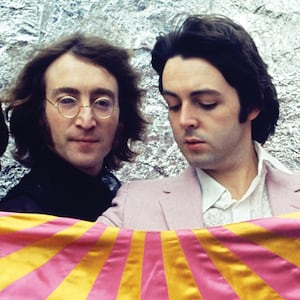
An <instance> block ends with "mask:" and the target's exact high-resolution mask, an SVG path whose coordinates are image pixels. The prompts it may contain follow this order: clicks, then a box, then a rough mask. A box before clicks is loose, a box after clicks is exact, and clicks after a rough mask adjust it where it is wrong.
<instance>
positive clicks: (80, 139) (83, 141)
mask: <svg viewBox="0 0 300 300" xmlns="http://www.w3.org/2000/svg"><path fill="white" fill-rule="evenodd" d="M70 140H71V141H72V142H77V143H97V142H98V140H97V139H94V138H73V139H70Z"/></svg>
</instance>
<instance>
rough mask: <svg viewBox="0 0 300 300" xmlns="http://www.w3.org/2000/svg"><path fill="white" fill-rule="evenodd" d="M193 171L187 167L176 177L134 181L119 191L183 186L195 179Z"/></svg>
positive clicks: (125, 184)
mask: <svg viewBox="0 0 300 300" xmlns="http://www.w3.org/2000/svg"><path fill="white" fill-rule="evenodd" d="M195 178H196V176H195V170H194V169H193V168H192V167H190V166H189V167H187V168H186V169H185V170H184V171H183V172H182V173H181V174H179V175H177V176H170V177H162V178H155V179H144V180H136V181H131V182H127V183H124V184H123V185H122V187H121V188H120V189H129V190H130V189H135V190H140V189H141V190H144V191H145V189H146V190H148V189H149V190H152V191H153V190H155V189H165V188H169V187H172V186H174V185H175V184H176V185H177V184H180V185H185V183H186V182H190V181H191V180H193V179H195Z"/></svg>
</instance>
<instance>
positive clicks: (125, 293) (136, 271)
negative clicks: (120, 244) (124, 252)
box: [117, 231, 146, 300]
mask: <svg viewBox="0 0 300 300" xmlns="http://www.w3.org/2000/svg"><path fill="white" fill-rule="evenodd" d="M145 237H146V233H145V232H142V231H133V236H132V241H131V245H130V251H129V254H128V258H127V261H126V265H125V268H124V273H123V276H122V279H121V282H120V288H119V290H118V296H117V299H119V300H126V299H128V300H131V299H136V300H138V299H140V298H141V285H142V269H143V256H144V246H145V243H144V242H145Z"/></svg>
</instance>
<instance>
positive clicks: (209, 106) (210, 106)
mask: <svg viewBox="0 0 300 300" xmlns="http://www.w3.org/2000/svg"><path fill="white" fill-rule="evenodd" d="M199 105H200V106H201V107H202V108H203V109H205V110H212V109H214V108H215V107H216V106H217V103H216V102H214V103H199Z"/></svg>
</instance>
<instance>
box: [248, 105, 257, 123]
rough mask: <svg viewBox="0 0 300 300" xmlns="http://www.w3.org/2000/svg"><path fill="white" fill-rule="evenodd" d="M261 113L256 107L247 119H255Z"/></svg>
mask: <svg viewBox="0 0 300 300" xmlns="http://www.w3.org/2000/svg"><path fill="white" fill-rule="evenodd" d="M259 114H260V109H258V108H254V109H253V110H252V111H251V112H250V113H249V114H248V117H247V119H248V120H249V121H253V120H254V119H255V118H256V117H257V116H258V115H259Z"/></svg>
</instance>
